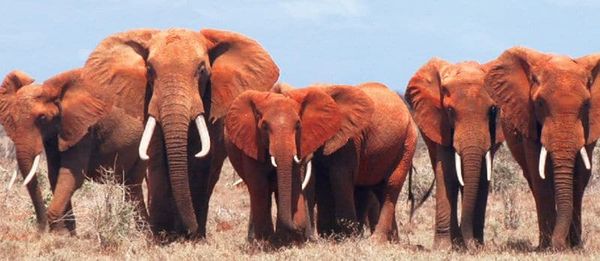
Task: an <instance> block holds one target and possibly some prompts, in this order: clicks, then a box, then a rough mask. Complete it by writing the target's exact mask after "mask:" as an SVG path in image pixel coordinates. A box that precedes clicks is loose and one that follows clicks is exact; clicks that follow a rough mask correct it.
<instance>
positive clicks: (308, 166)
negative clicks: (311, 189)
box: [302, 161, 312, 191]
mask: <svg viewBox="0 0 600 261" xmlns="http://www.w3.org/2000/svg"><path fill="white" fill-rule="evenodd" d="M311 174H312V161H308V163H306V175H304V181H302V190H303V191H304V189H305V188H306V186H307V185H308V182H310V176H311Z"/></svg>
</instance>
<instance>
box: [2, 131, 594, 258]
mask: <svg viewBox="0 0 600 261" xmlns="http://www.w3.org/2000/svg"><path fill="white" fill-rule="evenodd" d="M6 140H7V139H6V138H4V139H0V147H2V150H0V154H2V155H0V156H3V159H2V160H1V161H0V167H1V168H0V184H1V185H2V187H0V213H2V215H1V217H2V218H0V259H3V260H16V259H18V260H20V259H52V260H67V259H69V260H72V259H76V260H82V259H86V260H87V259H100V260H108V259H110V260H113V259H117V260H120V259H135V260H138V259H142V260H181V259H183V260H189V259H192V260H197V259H202V260H204V259H208V260H213V259H225V260H246V259H249V260H259V259H260V260H288V259H292V260H312V259H318V260H354V259H357V260H363V259H367V258H369V259H372V260H392V259H394V260H396V259H417V260H431V259H435V260H438V259H458V258H461V259H462V258H467V259H481V258H485V259H519V260H520V259H541V258H544V259H545V258H550V259H570V260H580V259H582V258H584V259H594V258H595V257H600V222H596V221H597V219H598V217H600V203H597V202H595V199H596V198H598V197H599V196H600V182H598V181H599V180H600V179H599V178H598V176H597V173H598V167H597V166H598V163H599V162H598V157H594V171H593V173H595V174H596V175H595V176H594V177H593V178H592V181H591V182H590V185H589V186H588V189H587V192H586V195H585V198H584V207H583V209H584V211H583V231H584V232H583V239H584V241H585V244H584V248H583V249H581V250H572V251H567V252H564V253H551V252H536V251H535V247H536V246H537V233H538V230H537V222H536V216H535V211H534V210H535V207H534V202H533V198H532V196H531V194H530V192H529V189H528V188H527V184H526V182H525V180H524V178H523V177H522V176H521V173H520V169H519V168H518V166H517V165H516V163H515V162H514V161H513V160H512V158H511V156H510V154H509V153H508V150H507V149H506V148H502V149H501V151H500V153H499V154H498V155H497V157H496V159H495V162H494V176H493V181H492V182H493V186H492V187H493V192H492V193H491V194H490V198H489V205H488V212H487V218H486V228H485V237H486V238H485V242H486V245H485V247H484V248H483V249H482V250H480V251H477V252H474V253H468V252H443V251H433V250H431V245H432V242H433V230H432V228H433V224H434V214H435V210H434V206H435V200H434V196H432V197H431V198H430V199H429V200H428V201H427V202H426V203H425V204H424V205H423V207H421V208H420V209H419V210H418V211H417V213H416V215H415V216H414V218H413V221H412V223H409V222H408V212H409V205H408V204H407V201H406V199H407V191H406V188H407V184H408V182H406V183H405V186H404V189H403V192H402V195H401V197H400V199H399V201H398V205H397V220H398V222H399V227H400V240H399V242H394V243H387V244H382V245H377V244H373V243H371V242H370V241H369V240H368V239H367V238H366V236H367V235H365V236H364V237H362V238H354V239H347V240H344V241H341V242H336V241H333V240H327V239H318V240H317V241H316V242H309V243H306V244H304V245H301V246H292V247H287V248H281V249H278V250H261V249H259V248H258V247H256V246H255V245H251V244H248V243H247V242H246V234H247V223H248V215H249V199H248V194H247V192H246V188H245V187H244V186H243V185H242V186H237V187H234V186H233V185H232V184H233V182H234V181H235V180H236V179H237V175H236V174H235V172H234V171H233V169H232V168H231V166H230V165H229V163H226V164H225V167H224V169H223V172H222V174H221V179H220V180H219V183H218V184H217V187H216V189H215V192H214V194H213V197H212V200H211V203H210V213H209V221H208V231H209V232H208V236H207V239H206V240H205V241H204V242H185V241H181V242H174V243H171V244H167V245H158V244H155V243H153V242H152V241H151V240H149V239H148V238H147V237H146V236H145V233H146V231H140V230H138V229H136V227H135V214H134V212H133V207H132V206H131V205H130V204H129V203H127V202H125V201H124V199H123V187H122V186H121V185H120V184H115V183H114V182H112V183H111V182H109V184H97V183H93V182H85V183H84V185H83V187H82V188H81V189H80V190H79V191H77V192H76V193H75V196H74V199H73V201H74V202H73V203H74V210H75V215H76V217H77V232H78V235H77V236H73V237H71V236H61V235H53V234H49V233H38V232H37V229H36V224H35V216H34V212H33V207H32V206H31V201H30V199H29V196H28V194H27V192H26V190H25V188H24V187H23V186H21V182H22V178H20V177H19V178H18V179H17V183H16V184H15V185H16V186H15V187H13V189H12V190H10V191H8V190H6V184H8V181H9V179H10V173H12V171H13V169H14V167H15V161H14V160H13V159H11V158H12V157H11V156H10V155H11V152H12V148H11V145H10V142H7V141H6ZM414 164H415V166H416V168H417V171H418V174H415V177H414V180H415V181H414V183H415V188H414V191H415V193H416V195H417V197H420V196H422V195H423V194H424V193H425V191H426V190H427V187H428V186H429V184H430V182H431V180H432V171H431V167H430V162H429V159H428V157H427V150H426V148H425V147H424V146H423V145H422V144H421V145H420V146H419V148H418V151H417V154H416V156H415V159H414ZM38 177H39V178H40V179H41V184H42V185H43V194H44V195H45V198H46V200H47V201H49V200H50V195H51V193H50V191H49V185H48V181H47V178H46V173H45V171H44V170H42V172H41V175H39V176H38ZM416 245H421V246H423V248H424V250H417V248H416V247H414V246H416Z"/></svg>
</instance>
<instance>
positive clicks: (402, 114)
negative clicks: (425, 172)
mask: <svg viewBox="0 0 600 261" xmlns="http://www.w3.org/2000/svg"><path fill="white" fill-rule="evenodd" d="M346 88H350V89H352V90H354V92H356V93H357V95H354V96H349V95H344V93H343V92H339V91H338V90H340V89H341V87H340V86H335V85H334V86H324V87H322V89H323V90H324V91H325V92H327V93H328V94H329V95H330V96H331V97H332V98H333V99H334V100H335V101H336V102H337V103H338V104H349V105H353V106H354V107H348V108H355V109H352V110H350V109H343V108H344V107H341V108H342V109H343V110H342V111H341V113H342V115H343V118H342V123H343V125H344V126H347V127H343V128H342V129H341V131H339V132H337V133H336V135H335V136H334V137H333V138H332V140H333V141H335V142H328V143H326V144H324V145H323V146H322V147H321V148H319V150H317V151H316V152H315V153H314V157H313V160H312V162H313V165H312V171H313V173H314V176H315V182H316V184H315V190H316V203H317V231H318V232H319V233H320V234H321V235H326V236H329V235H334V236H342V237H346V236H350V235H355V234H357V233H359V232H360V231H361V223H362V222H364V220H365V215H366V214H367V211H368V213H375V216H377V211H369V208H368V206H369V196H370V193H369V192H371V193H374V194H375V196H376V197H377V199H378V201H379V206H378V207H379V211H378V212H379V215H378V218H377V221H376V224H369V225H370V226H374V227H375V228H374V231H373V232H372V235H371V238H372V240H374V241H377V242H382V241H389V240H397V238H398V229H397V224H396V218H395V209H396V202H397V200H398V194H399V193H400V190H401V189H402V185H403V184H404V181H405V180H406V176H407V174H408V172H409V170H410V168H411V166H412V158H413V156H414V153H415V149H416V143H417V137H418V133H417V128H416V125H415V123H414V122H413V121H412V118H411V116H410V113H409V111H408V108H407V107H406V105H405V103H404V102H403V101H402V99H401V98H400V97H399V96H398V95H397V94H396V93H394V92H393V91H391V90H390V89H388V88H387V87H386V86H385V85H383V84H380V83H374V82H371V83H364V84H360V85H358V86H355V87H348V86H347V87H346ZM297 92H302V90H297ZM290 93H292V92H290ZM359 97H362V98H360V99H359ZM369 115H370V116H369ZM357 192H358V193H359V194H356V193H357ZM370 223H374V222H370Z"/></svg>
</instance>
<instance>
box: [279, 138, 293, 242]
mask: <svg viewBox="0 0 600 261" xmlns="http://www.w3.org/2000/svg"><path fill="white" fill-rule="evenodd" d="M275 147H277V146H275ZM275 151H276V152H274V154H275V155H273V157H274V160H275V162H276V165H277V167H276V168H277V231H281V230H287V231H296V230H297V227H296V225H295V223H294V220H293V216H292V213H294V211H293V209H292V208H295V207H296V205H295V204H294V203H293V198H294V197H293V196H294V195H293V194H294V193H293V192H294V186H293V171H294V162H293V157H294V153H293V152H292V150H290V151H287V149H283V150H282V149H277V150H275Z"/></svg>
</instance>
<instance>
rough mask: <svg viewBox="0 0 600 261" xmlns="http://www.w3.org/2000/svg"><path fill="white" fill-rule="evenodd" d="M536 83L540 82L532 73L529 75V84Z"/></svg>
mask: <svg viewBox="0 0 600 261" xmlns="http://www.w3.org/2000/svg"><path fill="white" fill-rule="evenodd" d="M538 84H540V82H539V80H538V77H537V76H535V74H532V75H531V85H538Z"/></svg>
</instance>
